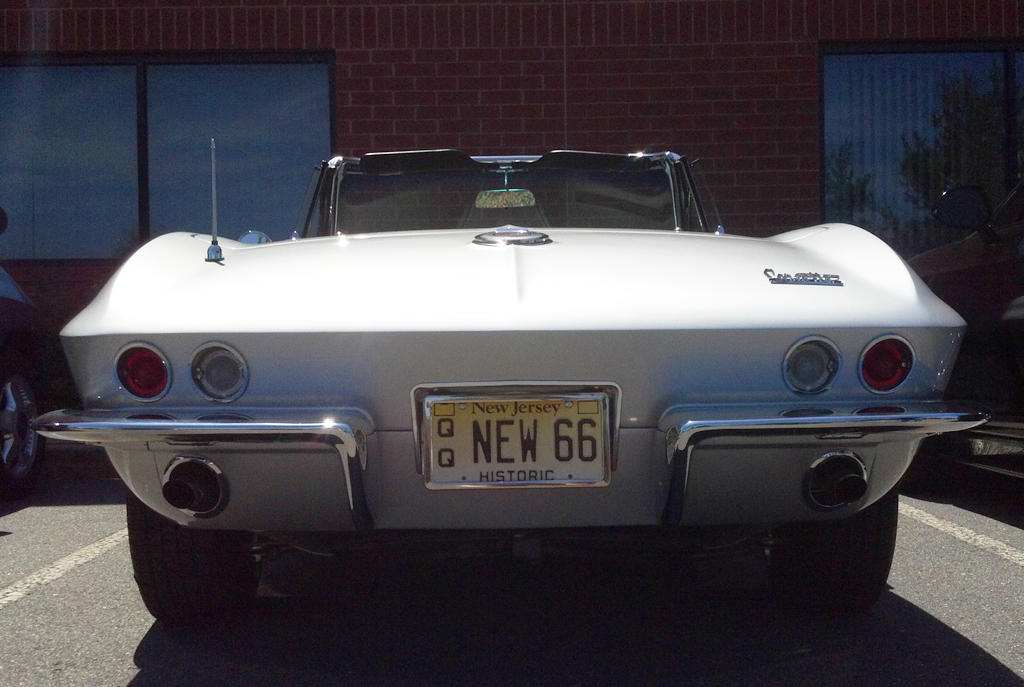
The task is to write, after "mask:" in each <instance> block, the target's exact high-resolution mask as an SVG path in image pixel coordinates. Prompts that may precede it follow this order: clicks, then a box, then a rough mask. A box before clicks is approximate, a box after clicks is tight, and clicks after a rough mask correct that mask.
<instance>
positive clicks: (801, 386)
mask: <svg viewBox="0 0 1024 687" xmlns="http://www.w3.org/2000/svg"><path fill="white" fill-rule="evenodd" d="M782 367H783V371H784V376H785V378H786V384H788V385H789V388H791V389H792V390H793V391H796V392H797V393H801V394H816V393H819V392H822V391H824V390H825V389H827V388H828V387H829V386H830V385H831V384H832V380H834V379H835V378H836V373H838V372H839V350H838V349H837V348H836V347H835V345H834V344H833V343H832V342H831V341H828V340H827V339H821V338H813V339H805V340H803V341H800V342H798V343H797V344H796V345H795V346H793V347H792V348H791V349H789V352H788V353H786V359H785V362H784V363H783V366H782Z"/></svg>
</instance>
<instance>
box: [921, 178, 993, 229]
mask: <svg viewBox="0 0 1024 687" xmlns="http://www.w3.org/2000/svg"><path fill="white" fill-rule="evenodd" d="M932 217H934V218H935V220H936V221H937V222H938V223H939V224H944V225H946V226H947V227H953V228H954V229H963V230H965V231H977V232H979V233H981V234H982V236H984V237H985V240H986V241H988V242H989V243H993V242H994V241H995V240H996V239H997V237H996V235H995V233H994V232H993V231H992V227H991V226H989V220H991V219H992V210H991V209H990V208H989V205H988V199H987V198H986V197H985V193H984V192H983V191H982V190H981V187H980V186H957V187H955V188H951V189H949V190H948V191H945V192H943V194H942V195H941V196H939V200H938V201H937V202H936V203H935V207H933V208H932Z"/></svg>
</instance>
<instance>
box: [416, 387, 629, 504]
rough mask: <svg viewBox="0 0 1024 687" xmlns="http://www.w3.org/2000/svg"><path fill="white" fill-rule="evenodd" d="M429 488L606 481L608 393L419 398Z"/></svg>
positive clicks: (549, 484) (609, 444)
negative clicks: (421, 406) (421, 410)
mask: <svg viewBox="0 0 1024 687" xmlns="http://www.w3.org/2000/svg"><path fill="white" fill-rule="evenodd" d="M422 402H423V420H424V425H425V426H424V428H423V430H424V431H423V439H424V442H423V443H424V453H426V454H427V455H425V456H424V458H425V459H426V460H425V465H426V467H427V470H426V473H427V474H426V477H427V487H428V488H431V489H448V488H456V487H469V486H472V487H516V486H604V485H606V484H608V480H609V475H610V466H611V438H610V436H611V431H610V425H609V415H610V412H609V407H610V403H609V398H608V395H607V394H606V393H603V392H593V393H572V394H536V395H533V394H530V395H521V396H520V395H516V396H499V395H494V396H491V395H487V396H484V395H480V396H476V395H465V396H461V395H459V396H456V395H431V396H427V397H426V398H424V399H423V401H422Z"/></svg>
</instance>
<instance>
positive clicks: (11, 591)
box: [0, 529, 128, 608]
mask: <svg viewBox="0 0 1024 687" xmlns="http://www.w3.org/2000/svg"><path fill="white" fill-rule="evenodd" d="M127 538H128V530H127V529H123V530H119V531H117V532H114V533H113V534H112V535H110V536H109V537H104V538H103V539H100V540H99V541H98V542H95V543H93V544H90V545H89V546H86V547H85V548H82V549H79V550H78V551H75V552H74V553H73V554H71V555H70V556H65V557H64V558H61V559H60V560H59V561H57V562H56V563H54V564H53V565H48V566H46V567H45V568H43V569H42V570H37V571H36V572H34V573H32V574H31V575H29V576H28V577H26V578H24V579H21V580H18V581H17V582H15V583H14V584H12V585H11V586H10V587H6V588H5V589H0V608H3V607H4V606H7V605H8V604H12V603H14V602H15V601H19V600H21V599H24V598H25V597H26V596H28V595H29V594H31V593H32V592H33V591H34V590H36V589H38V588H39V587H43V586H45V585H48V584H50V583H51V582H53V581H54V580H57V579H60V578H61V577H63V576H64V575H66V574H67V573H69V572H71V571H72V570H74V569H75V568H77V567H78V566H80V565H85V564H86V563H88V562H89V561H91V560H92V559H94V558H96V557H97V556H99V555H101V554H104V553H106V552H107V551H109V550H110V549H112V548H114V547H115V546H117V545H118V544H120V543H121V542H123V541H125V540H126V539H127Z"/></svg>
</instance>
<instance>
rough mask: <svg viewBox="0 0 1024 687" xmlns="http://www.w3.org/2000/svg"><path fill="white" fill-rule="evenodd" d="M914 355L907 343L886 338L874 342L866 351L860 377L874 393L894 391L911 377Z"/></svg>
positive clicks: (861, 364)
mask: <svg viewBox="0 0 1024 687" xmlns="http://www.w3.org/2000/svg"><path fill="white" fill-rule="evenodd" d="M913 366H914V354H913V352H912V351H911V350H910V346H909V345H907V342H906V341H903V340H902V339H897V338H892V337H890V338H886V339H881V340H879V341H876V342H874V343H873V344H871V345H870V346H868V348H867V350H866V351H864V356H863V357H862V358H861V362H860V376H861V379H863V380H864V384H865V385H866V386H867V387H868V388H869V389H871V390H872V391H892V390H893V389H895V388H896V387H898V386H899V385H900V384H902V383H903V381H904V380H905V379H906V378H907V377H908V376H909V375H910V369H911V368H912V367H913Z"/></svg>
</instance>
